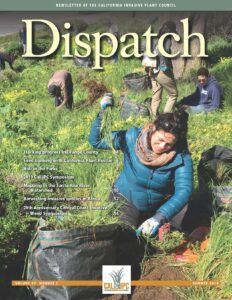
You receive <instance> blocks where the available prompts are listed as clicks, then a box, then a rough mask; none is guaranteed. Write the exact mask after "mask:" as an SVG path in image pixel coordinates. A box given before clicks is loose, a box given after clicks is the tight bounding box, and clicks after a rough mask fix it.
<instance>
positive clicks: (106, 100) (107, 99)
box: [100, 92, 114, 110]
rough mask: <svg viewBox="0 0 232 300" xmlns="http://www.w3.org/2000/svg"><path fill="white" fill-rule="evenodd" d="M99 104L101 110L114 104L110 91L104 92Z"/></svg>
mask: <svg viewBox="0 0 232 300" xmlns="http://www.w3.org/2000/svg"><path fill="white" fill-rule="evenodd" d="M100 105H101V109H102V110H104V109H106V108H107V107H108V106H111V107H112V106H114V99H113V94H112V93H111V92H108V93H105V94H104V96H103V98H102V100H101V102H100Z"/></svg>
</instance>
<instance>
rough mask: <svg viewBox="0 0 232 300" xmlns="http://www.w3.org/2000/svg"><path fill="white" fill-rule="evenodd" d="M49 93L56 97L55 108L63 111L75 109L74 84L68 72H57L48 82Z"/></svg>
mask: <svg viewBox="0 0 232 300" xmlns="http://www.w3.org/2000/svg"><path fill="white" fill-rule="evenodd" d="M48 92H49V94H50V95H51V96H53V97H55V107H56V108H57V109H61V108H63V107H64V106H66V108H67V109H72V108H73V82H72V76H71V74H70V73H69V72H67V71H66V70H59V71H56V72H55V73H54V74H53V75H52V77H51V79H50V80H49V82H48Z"/></svg>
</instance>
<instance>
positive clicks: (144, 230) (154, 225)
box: [136, 216, 160, 237]
mask: <svg viewBox="0 0 232 300" xmlns="http://www.w3.org/2000/svg"><path fill="white" fill-rule="evenodd" d="M159 227H160V223H159V221H158V220H157V219H156V217H155V216H153V217H151V218H150V219H147V220H146V221H145V222H143V224H142V225H140V226H139V228H138V229H137V230H136V234H137V236H140V235H141V234H144V235H149V236H151V237H152V236H154V235H155V234H156V233H157V231H158V229H159Z"/></svg>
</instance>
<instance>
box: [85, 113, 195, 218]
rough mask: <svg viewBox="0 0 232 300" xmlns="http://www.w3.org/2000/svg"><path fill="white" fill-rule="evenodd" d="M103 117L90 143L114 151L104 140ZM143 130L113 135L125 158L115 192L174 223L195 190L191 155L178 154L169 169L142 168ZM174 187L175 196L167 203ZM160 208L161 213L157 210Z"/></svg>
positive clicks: (170, 163) (132, 129)
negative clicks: (140, 140) (138, 150)
mask: <svg viewBox="0 0 232 300" xmlns="http://www.w3.org/2000/svg"><path fill="white" fill-rule="evenodd" d="M101 119H102V118H101V116H100V115H98V116H97V118H96V119H95V121H94V122H93V124H92V128H91V132H90V136H89V142H90V144H91V145H92V146H93V147H95V148H97V149H105V150H109V149H111V148H110V147H109V145H107V144H106V142H105V141H104V140H102V139H101V135H100V128H101ZM140 132H141V128H130V129H128V130H119V131H113V132H112V141H113V147H114V149H116V150H121V151H122V152H123V154H124V164H123V170H122V171H121V174H120V175H119V177H118V178H117V180H116V182H115V186H116V188H117V189H118V190H119V193H121V194H122V195H123V196H124V197H126V199H127V200H128V201H130V202H131V203H133V205H135V206H136V208H137V209H138V210H139V211H141V212H145V211H151V210H152V209H153V208H154V213H161V214H162V215H163V216H164V217H165V219H166V221H168V220H170V219H172V217H173V216H174V215H176V214H177V213H178V212H179V211H180V210H181V209H182V208H183V207H184V206H185V204H186V203H187V202H188V200H189V197H190V195H191V193H192V190H193V167H192V159H191V156H190V154H186V153H177V154H176V156H175V157H174V158H173V159H172V160H171V161H170V162H169V163H167V164H166V165H163V166H161V167H149V166H146V165H144V164H142V163H141V162H140V160H139V158H138V157H137V155H136V153H135V146H136V140H137V138H138V136H139V134H140ZM170 187H172V189H173V193H172V196H171V197H170V198H169V199H168V200H167V201H166V202H164V201H163V200H164V198H165V196H167V194H168V193H169V188H170ZM157 207H158V209H157Z"/></svg>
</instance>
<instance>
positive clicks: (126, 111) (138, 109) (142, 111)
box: [120, 96, 150, 119]
mask: <svg viewBox="0 0 232 300" xmlns="http://www.w3.org/2000/svg"><path fill="white" fill-rule="evenodd" d="M120 105H121V117H122V118H123V119H127V118H129V117H130V116H149V115H150V112H149V109H148V108H147V106H146V105H143V104H137V103H135V102H132V101H131V100H129V99H128V98H127V97H126V96H121V97H120Z"/></svg>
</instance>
